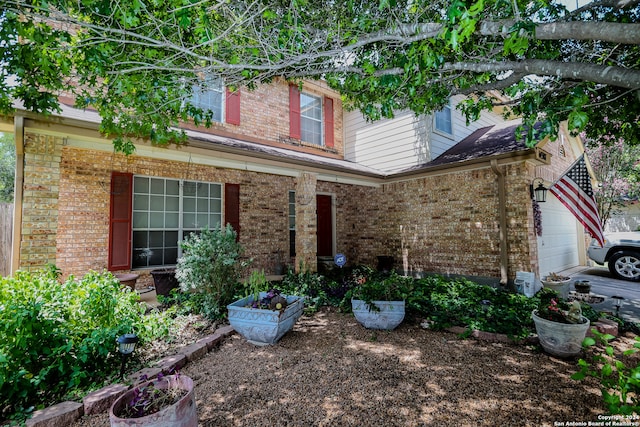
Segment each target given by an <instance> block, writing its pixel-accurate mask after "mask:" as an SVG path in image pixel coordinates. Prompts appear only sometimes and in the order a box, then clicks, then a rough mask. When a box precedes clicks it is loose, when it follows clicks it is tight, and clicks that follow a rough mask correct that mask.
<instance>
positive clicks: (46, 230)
mask: <svg viewBox="0 0 640 427" xmlns="http://www.w3.org/2000/svg"><path fill="white" fill-rule="evenodd" d="M62 142H63V141H62V138H59V137H53V136H48V135H37V134H32V133H28V134H25V141H24V143H25V146H24V163H25V165H24V187H23V198H22V233H21V236H22V238H21V242H20V266H19V268H20V269H22V270H37V269H41V268H43V267H44V266H45V265H46V264H49V263H51V264H55V263H56V234H57V231H58V194H59V188H60V187H59V185H60V160H61V155H62Z"/></svg>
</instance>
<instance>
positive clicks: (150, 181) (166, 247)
mask: <svg viewBox="0 0 640 427" xmlns="http://www.w3.org/2000/svg"><path fill="white" fill-rule="evenodd" d="M132 222H133V259H132V264H131V265H132V267H133V268H144V267H156V266H169V265H175V264H176V262H177V260H178V257H179V256H180V255H181V250H180V246H179V244H178V242H180V241H182V239H183V238H184V237H186V236H188V235H189V234H190V233H193V232H196V233H197V232H199V231H200V230H201V229H202V228H205V227H209V228H210V229H219V228H220V224H221V223H222V185H221V184H215V183H207V182H196V181H185V180H176V179H165V178H152V177H145V176H135V177H134V179H133V215H132Z"/></svg>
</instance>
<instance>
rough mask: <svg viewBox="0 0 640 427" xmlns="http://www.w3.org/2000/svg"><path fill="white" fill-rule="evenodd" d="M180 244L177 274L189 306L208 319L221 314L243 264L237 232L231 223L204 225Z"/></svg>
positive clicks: (236, 282) (229, 299)
mask: <svg viewBox="0 0 640 427" xmlns="http://www.w3.org/2000/svg"><path fill="white" fill-rule="evenodd" d="M180 247H181V248H182V250H183V255H182V257H181V258H179V259H178V265H177V267H176V277H177V279H178V281H179V282H180V287H181V288H182V290H183V291H184V292H189V293H190V296H189V299H190V304H191V307H192V308H193V310H194V311H195V312H197V313H201V314H203V315H204V316H206V317H207V318H209V319H217V318H222V317H224V316H225V315H226V313H227V310H226V307H227V304H229V303H231V302H233V298H234V294H235V292H236V290H237V288H238V286H239V284H238V282H239V279H240V275H241V273H242V271H243V269H244V267H245V264H244V263H242V262H241V260H240V258H241V256H242V252H243V251H242V247H241V246H240V244H239V243H238V242H236V232H235V231H234V230H233V228H232V227H231V226H230V225H227V227H226V228H225V229H224V230H209V229H208V228H205V229H203V230H201V231H200V232H199V233H192V234H191V235H189V236H188V237H187V238H186V239H184V240H183V241H182V242H181V243H180Z"/></svg>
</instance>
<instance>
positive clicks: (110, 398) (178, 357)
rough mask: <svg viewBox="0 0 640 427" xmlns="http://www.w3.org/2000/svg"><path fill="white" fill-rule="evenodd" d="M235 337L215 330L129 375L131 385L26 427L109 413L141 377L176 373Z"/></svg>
mask: <svg viewBox="0 0 640 427" xmlns="http://www.w3.org/2000/svg"><path fill="white" fill-rule="evenodd" d="M235 333H236V331H235V330H234V329H233V327H231V325H226V326H222V327H220V328H218V329H216V330H215V332H214V333H213V334H211V335H208V336H206V337H204V338H201V339H199V340H198V341H196V342H195V343H193V344H190V345H188V346H186V347H183V348H181V349H180V350H178V352H177V353H176V354H175V355H173V356H167V357H164V358H162V359H160V360H159V361H158V362H156V363H155V364H154V366H152V367H149V368H144V369H141V370H139V371H137V372H134V373H133V374H131V375H129V376H128V377H127V378H128V380H129V382H131V385H126V384H111V385H108V386H106V387H103V388H101V389H99V390H96V391H94V392H91V393H89V394H88V395H86V396H85V397H84V398H83V399H82V403H79V402H72V401H67V402H61V403H58V404H55V405H52V406H49V407H47V408H44V409H41V410H38V411H35V412H34V413H33V417H31V418H30V419H28V420H27V421H26V425H27V427H58V426H60V427H63V426H67V425H69V424H71V423H72V422H74V421H76V420H78V419H80V418H81V417H82V416H83V415H90V414H96V413H100V412H104V411H107V410H109V408H110V407H111V404H112V403H113V402H114V401H115V400H116V399H117V398H118V397H120V395H122V394H124V393H125V392H126V391H127V390H129V389H130V388H131V387H134V386H135V385H137V384H138V383H139V382H140V381H141V377H142V376H145V378H151V377H153V376H155V375H157V374H159V373H160V372H162V373H164V374H169V373H171V372H172V371H175V370H176V369H180V368H182V367H184V365H185V364H187V363H188V362H193V361H195V360H198V359H200V358H202V357H204V356H205V355H206V354H207V353H208V352H209V351H212V350H213V349H214V348H215V347H216V346H218V345H219V344H220V343H221V342H222V340H223V339H225V338H227V337H229V336H231V335H233V334H235Z"/></svg>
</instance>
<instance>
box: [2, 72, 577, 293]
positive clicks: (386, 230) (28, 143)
mask: <svg viewBox="0 0 640 427" xmlns="http://www.w3.org/2000/svg"><path fill="white" fill-rule="evenodd" d="M296 91H297V87H292V86H290V85H288V84H287V83H286V82H283V81H277V82H275V83H274V84H272V85H269V86H264V87H259V88H258V89H256V90H255V91H252V92H249V91H242V92H241V93H240V94H239V97H238V99H237V100H238V101H239V111H236V113H233V114H238V113H239V115H234V116H233V117H231V115H227V118H230V117H231V118H232V119H233V120H231V121H232V122H233V123H229V122H227V121H223V122H221V123H217V124H215V125H214V126H213V127H212V128H211V129H195V128H193V127H190V126H186V128H187V129H189V137H190V142H189V144H187V145H186V146H181V147H175V146H169V147H165V148H160V147H153V146H150V145H148V144H147V143H145V142H144V141H142V142H140V143H139V144H137V151H136V153H135V154H134V155H131V156H124V155H121V154H115V153H114V152H113V148H112V145H111V142H110V141H109V140H107V139H105V138H103V137H102V136H101V135H100V134H99V133H98V132H97V123H98V120H99V118H98V117H97V116H96V115H95V114H94V113H92V112H83V111H77V110H74V109H72V108H70V107H65V108H64V111H63V113H62V114H61V116H60V117H54V118H53V119H45V118H43V117H38V116H35V115H31V114H27V113H24V114H17V115H16V117H15V118H12V120H7V121H5V122H4V123H3V125H2V126H3V127H2V128H0V130H8V129H9V130H11V131H13V132H15V133H16V143H17V145H18V151H17V152H18V160H19V162H20V161H21V162H22V166H21V165H20V164H19V173H18V176H19V177H20V179H21V180H22V182H21V183H20V182H19V183H17V184H18V185H17V186H16V188H17V192H16V205H17V206H18V205H19V206H20V207H19V208H18V209H17V210H16V213H17V215H16V216H17V219H16V225H17V227H16V232H15V234H14V236H15V238H14V241H15V242H16V243H14V257H13V261H14V263H13V270H15V269H18V268H19V269H27V270H32V269H38V268H42V267H43V266H44V265H46V264H47V263H53V264H56V265H57V266H58V267H59V268H60V269H61V270H62V272H63V274H64V275H69V274H74V275H82V274H84V273H85V272H86V271H88V270H103V269H111V270H116V269H114V268H113V265H111V266H110V265H109V264H110V259H111V256H112V255H114V254H110V251H111V250H113V249H112V248H114V247H117V245H118V244H119V243H122V242H121V241H120V242H119V241H118V239H117V237H118V235H117V234H113V233H112V231H113V227H114V221H113V204H114V201H113V200H114V199H113V197H112V196H113V192H114V190H113V188H112V179H113V176H114V173H116V174H123V175H126V176H130V177H132V179H135V177H140V178H141V181H144V182H147V181H145V180H147V179H149V181H148V182H152V183H153V182H161V181H162V182H165V183H167V184H166V185H167V188H168V186H169V183H171V184H172V185H173V183H174V181H175V182H179V183H180V185H184V183H185V182H196V183H197V182H201V183H209V184H210V188H211V192H212V193H211V194H213V192H214V191H219V193H220V196H219V199H220V203H218V198H212V199H210V203H211V204H212V205H214V204H215V205H216V206H218V207H216V208H215V209H217V210H215V209H214V211H208V215H209V218H214V219H215V218H218V217H219V218H221V219H222V222H224V223H226V222H230V218H229V216H230V215H231V214H229V213H228V212H227V209H225V202H228V200H225V199H226V198H227V197H228V196H225V195H224V194H225V188H227V187H228V188H231V187H232V186H235V188H237V189H238V190H239V193H238V197H237V208H238V212H239V215H238V218H237V219H236V221H238V224H239V240H240V243H241V244H242V245H243V247H244V248H245V251H246V256H247V257H250V258H253V259H254V262H253V268H256V269H264V270H265V271H266V272H267V273H272V272H274V268H275V264H274V263H275V261H276V258H278V257H279V256H281V257H282V258H283V261H284V262H285V263H286V264H288V265H290V266H299V265H301V264H302V265H304V266H305V267H306V268H309V269H311V270H316V269H317V262H318V257H317V253H316V252H317V248H318V239H319V237H318V236H319V233H318V230H319V228H320V227H324V226H325V225H322V224H319V223H318V221H319V220H318V218H319V214H318V209H319V206H318V204H319V203H327V204H326V209H327V211H326V212H327V213H326V215H325V216H326V219H327V221H328V224H329V227H330V232H329V233H330V236H328V237H327V239H328V241H329V242H330V255H334V254H335V253H344V254H345V255H346V256H347V259H348V262H349V264H368V265H372V266H375V264H376V261H377V257H378V256H392V257H393V258H394V259H395V261H396V264H395V266H396V267H397V268H399V269H401V270H403V271H406V272H411V273H414V274H420V273H422V272H438V273H443V274H462V275H468V276H476V277H484V278H489V279H493V280H498V279H499V278H500V277H501V275H502V276H504V275H505V274H506V276H507V277H508V279H510V280H512V279H513V278H514V277H515V273H516V271H520V270H524V271H537V267H538V264H537V263H538V261H537V260H538V254H537V245H536V236H535V231H534V228H533V214H532V209H531V199H530V194H529V184H530V183H531V181H532V179H533V178H534V177H536V176H542V177H543V178H545V182H547V184H548V183H549V182H552V181H553V180H555V179H557V178H558V177H559V176H560V175H561V174H562V173H563V171H564V170H566V168H567V167H568V165H570V164H571V162H572V161H573V159H575V158H576V157H577V155H579V153H580V143H579V141H577V142H576V140H575V139H574V138H571V137H570V136H569V135H568V133H566V132H565V133H564V134H565V136H566V139H564V137H563V141H568V142H565V144H567V147H569V145H571V147H577V148H572V149H571V150H565V153H568V155H567V156H565V157H561V156H556V155H554V156H551V162H550V164H546V163H545V162H543V161H541V160H539V159H538V157H537V154H536V151H535V150H533V149H518V150H513V151H511V152H509V151H507V152H501V153H498V154H495V155H486V156H482V157H478V158H474V159H469V160H468V161H464V162H459V163H455V164H441V165H433V166H431V167H429V165H428V164H427V165H426V166H427V167H422V168H414V169H412V170H407V171H404V172H401V173H391V174H390V173H385V172H381V171H379V170H376V169H373V168H370V167H366V166H362V165H359V164H357V163H354V162H350V161H345V160H344V152H345V144H347V143H348V141H345V140H344V129H343V111H342V105H341V102H340V97H339V96H337V95H336V94H335V93H333V92H332V91H331V90H329V89H328V88H327V87H326V86H324V85H323V84H321V83H308V84H305V85H304V87H303V89H302V91H303V93H309V94H310V95H312V96H315V97H317V98H318V99H321V100H322V115H323V120H322V124H323V126H325V128H324V129H323V131H322V135H323V138H324V139H323V143H322V144H321V145H318V144H313V143H308V142H304V141H303V140H301V138H300V137H299V135H298V134H299V132H300V129H299V128H297V127H296V126H299V124H296V125H294V124H293V123H294V121H295V120H296V119H295V117H296V114H300V112H299V111H298V112H296V111H295V109H296V108H295V107H296V105H295V103H296V101H295V97H296V96H300V94H299V93H296ZM227 96H229V94H227ZM298 102H299V99H298ZM292 105H294V107H292ZM299 107H300V105H299V104H298V105H297V108H298V109H299ZM228 114H229V113H228ZM298 120H299V119H298ZM238 123H239V124H238ZM326 126H330V127H331V130H332V131H331V130H329V129H328V128H327V127H326ZM559 144H561V142H559V141H555V142H551V141H543V143H541V144H540V146H544V149H545V151H547V152H554V151H557V148H556V147H557V146H558V145H559ZM572 150H573V151H572ZM22 176H23V178H22ZM154 178H157V179H158V180H157V181H153V179H154ZM20 184H21V185H20ZM167 194H168V193H167ZM167 194H165V195H164V200H165V203H168V200H169V199H171V198H172V197H173V196H171V195H167ZM140 197H142V196H140ZM149 197H150V198H151V199H153V197H154V196H153V194H151V196H149ZM177 197H178V196H177V195H176V196H175V198H176V199H177ZM179 197H180V198H181V199H180V200H181V203H182V202H184V203H186V199H187V196H185V195H183V194H182V193H181V195H180V196H179ZM211 197H213V196H211ZM216 197H218V196H216ZM292 197H293V199H292ZM501 197H503V198H504V203H502V204H501ZM196 198H197V197H196ZM322 200H325V202H321V201H322ZM135 203H136V201H135V200H134V205H135ZM197 203H200V200H199V199H198V202H197ZM165 206H166V205H165ZM135 209H136V208H135V206H134V208H133V210H135ZM150 209H151V208H149V209H148V210H149V218H151V216H152V215H153V213H154V212H152V210H150ZM198 209H199V208H198ZM212 209H213V208H212ZM165 210H166V208H165ZM198 214H200V212H199V211H198V210H197V209H196V210H194V214H193V215H194V217H197V216H198ZM168 217H169V216H168V215H166V214H165V217H164V218H165V219H164V220H165V223H166V221H168V219H167V218H168ZM184 218H186V216H184V217H183V219H182V220H181V221H182V222H185V221H186V219H184ZM292 221H294V222H295V228H294V229H292V228H291V227H290V225H291V224H292ZM128 227H129V228H128V231H127V233H131V228H130V227H131V226H130V225H129V226H128ZM501 227H502V228H504V227H506V229H505V230H506V234H505V236H504V238H502V237H501V233H500V230H501ZM323 233H324V232H323ZM148 235H149V236H151V235H152V232H149V234H148ZM164 236H165V238H166V236H167V234H166V233H165V234H164ZM149 238H151V237H149ZM133 239H134V241H135V236H134V238H133ZM292 239H293V240H295V241H294V242H293V243H294V245H292V241H291V240H292ZM125 243H126V242H125ZM134 243H135V242H134ZM126 244H129V243H126ZM129 245H130V244H129ZM121 246H122V245H121ZM125 246H126V245H125ZM292 246H294V247H295V256H292V254H291V253H290V252H291V251H290V248H291V247H292ZM169 252H170V251H165V255H164V256H169V255H167V254H168V253H169ZM136 253H137V252H136V248H135V244H134V247H133V252H132V255H129V260H131V258H132V257H135V256H136ZM119 255H121V253H115V256H119ZM151 268H153V266H146V267H139V266H138V267H137V268H136V266H135V261H134V262H133V263H130V265H129V266H128V267H127V268H124V269H123V268H118V269H117V270H119V271H129V270H135V271H136V272H137V273H140V274H141V275H142V279H143V280H141V281H140V282H139V283H142V284H145V283H146V281H145V280H150V279H149V278H148V274H146V273H148V271H150V270H151Z"/></svg>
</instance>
